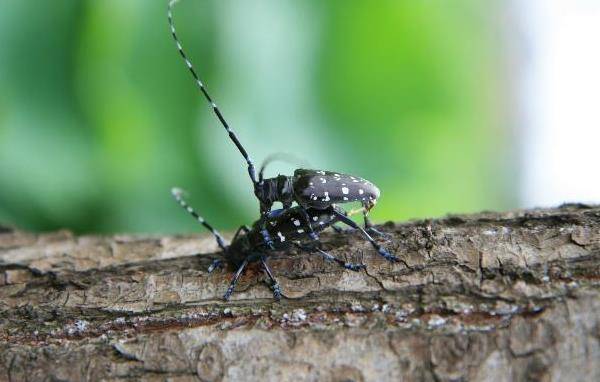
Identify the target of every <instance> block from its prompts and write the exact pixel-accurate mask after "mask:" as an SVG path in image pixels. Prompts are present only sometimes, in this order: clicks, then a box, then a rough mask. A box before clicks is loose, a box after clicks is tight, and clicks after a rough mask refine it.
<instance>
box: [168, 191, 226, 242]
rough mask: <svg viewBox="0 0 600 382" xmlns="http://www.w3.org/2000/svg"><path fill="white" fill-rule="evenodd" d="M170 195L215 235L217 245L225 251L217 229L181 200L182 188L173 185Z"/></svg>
mask: <svg viewBox="0 0 600 382" xmlns="http://www.w3.org/2000/svg"><path fill="white" fill-rule="evenodd" d="M171 195H173V197H174V198H175V200H176V201H177V203H179V205H180V206H181V207H183V209H184V210H186V211H187V212H188V213H189V214H190V215H192V216H193V217H194V218H195V219H196V220H197V221H198V223H200V224H202V225H203V226H204V228H206V229H207V230H209V231H210V233H212V234H213V236H214V237H215V240H217V244H218V245H219V247H221V249H222V250H223V251H226V250H227V246H226V245H225V240H223V237H222V236H221V234H220V233H219V231H217V230H216V229H214V228H213V227H212V226H211V225H210V224H208V223H207V222H206V221H205V220H204V218H203V217H202V216H200V215H198V214H197V213H196V211H194V209H193V208H192V207H191V206H190V205H189V204H187V203H186V202H185V200H183V190H181V189H180V188H176V187H174V188H172V189H171Z"/></svg>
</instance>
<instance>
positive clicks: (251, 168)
mask: <svg viewBox="0 0 600 382" xmlns="http://www.w3.org/2000/svg"><path fill="white" fill-rule="evenodd" d="M177 1H178V0H170V1H169V9H168V12H167V17H168V19H169V26H170V27H171V34H172V35H173V39H174V40H175V44H176V45H177V49H178V50H179V54H180V55H181V57H182V58H183V60H184V61H185V64H186V65H187V67H188V69H189V70H190V73H192V76H193V77H194V80H195V81H196V84H197V85H198V88H200V91H201V92H202V94H203V95H204V98H206V100H207V101H208V103H209V104H210V106H211V107H212V109H213V112H214V113H215V115H216V116H217V118H218V119H219V121H220V122H221V124H222V125H223V127H224V128H225V130H226V131H227V133H228V134H229V138H230V139H231V140H232V141H233V143H234V144H235V146H236V147H237V148H238V150H239V151H240V153H241V154H242V156H243V157H244V159H245V160H246V163H247V164H248V174H249V175H250V179H251V180H252V183H254V184H257V181H256V171H255V169H254V163H252V159H250V156H249V155H248V153H247V152H246V149H245V148H244V146H242V144H241V143H240V141H239V140H238V138H237V136H236V135H235V133H234V132H233V130H232V129H231V128H230V127H229V124H228V123H227V121H225V118H224V117H223V114H221V111H220V110H219V108H218V107H217V104H216V103H215V102H214V101H213V100H212V98H211V96H210V95H209V94H208V91H207V90H206V88H205V87H204V84H203V83H202V81H201V80H200V78H199V77H198V74H196V71H195V70H194V67H193V66H192V63H191V61H190V60H189V59H188V57H187V55H186V54H185V52H184V51H183V47H182V46H181V42H180V41H179V38H177V33H175V25H174V24H173V6H174V5H175V4H176V3H177Z"/></svg>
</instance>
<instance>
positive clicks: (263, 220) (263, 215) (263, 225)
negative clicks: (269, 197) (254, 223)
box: [259, 206, 275, 250]
mask: <svg viewBox="0 0 600 382" xmlns="http://www.w3.org/2000/svg"><path fill="white" fill-rule="evenodd" d="M270 212H271V211H270V210H269V209H265V208H263V207H262V206H261V209H260V224H259V227H260V234H261V236H262V238H263V243H264V244H265V245H266V246H267V248H269V249H271V250H275V244H274V243H273V239H272V238H271V235H270V234H269V231H267V219H268V217H269V213H270Z"/></svg>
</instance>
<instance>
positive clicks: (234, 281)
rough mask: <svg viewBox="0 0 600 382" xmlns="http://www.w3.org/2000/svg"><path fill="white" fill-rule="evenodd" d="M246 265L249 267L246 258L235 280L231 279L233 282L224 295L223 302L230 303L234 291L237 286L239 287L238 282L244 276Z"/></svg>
mask: <svg viewBox="0 0 600 382" xmlns="http://www.w3.org/2000/svg"><path fill="white" fill-rule="evenodd" d="M246 265H248V258H246V259H245V260H244V261H243V262H242V265H240V266H239V268H238V270H237V271H236V272H235V274H234V275H233V278H232V279H231V282H230V283H229V287H228V288H227V292H225V294H224V295H223V300H225V301H228V300H229V298H230V297H231V294H232V293H233V290H234V289H235V286H236V285H237V282H238V280H239V278H240V276H241V275H242V272H243V271H244V268H246Z"/></svg>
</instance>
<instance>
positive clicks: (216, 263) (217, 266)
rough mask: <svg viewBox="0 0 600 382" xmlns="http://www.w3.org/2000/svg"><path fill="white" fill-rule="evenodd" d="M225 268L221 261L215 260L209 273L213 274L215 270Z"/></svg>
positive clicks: (209, 268)
mask: <svg viewBox="0 0 600 382" xmlns="http://www.w3.org/2000/svg"><path fill="white" fill-rule="evenodd" d="M222 266H223V261H222V260H221V259H216V260H214V261H213V262H212V263H211V264H210V265H209V267H208V273H212V272H213V271H214V270H215V269H217V268H221V267H222Z"/></svg>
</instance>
